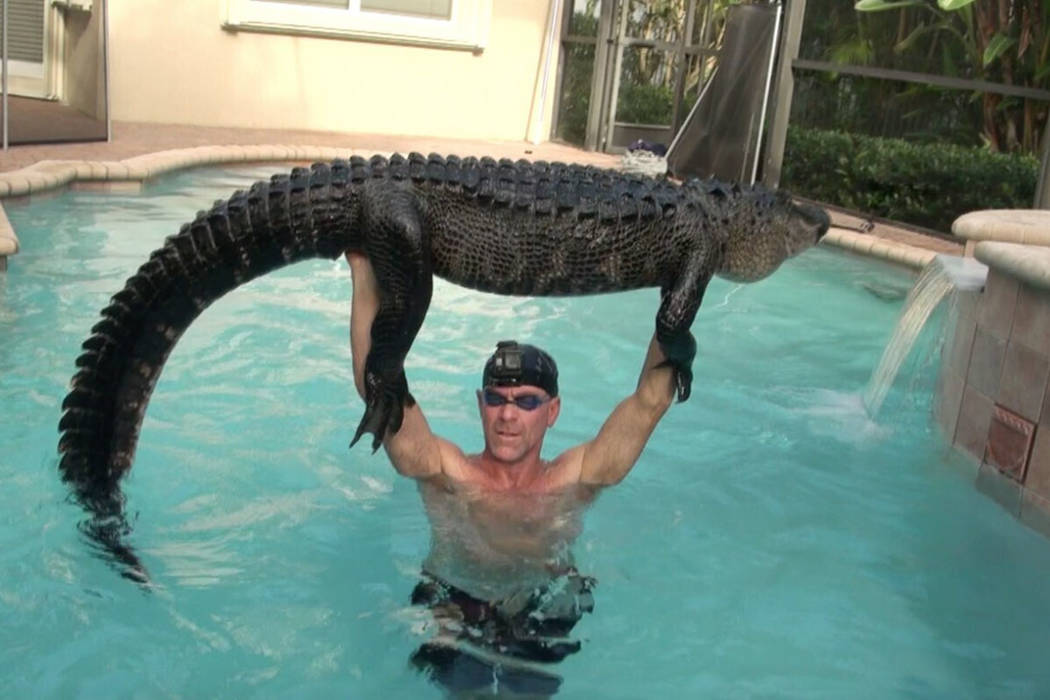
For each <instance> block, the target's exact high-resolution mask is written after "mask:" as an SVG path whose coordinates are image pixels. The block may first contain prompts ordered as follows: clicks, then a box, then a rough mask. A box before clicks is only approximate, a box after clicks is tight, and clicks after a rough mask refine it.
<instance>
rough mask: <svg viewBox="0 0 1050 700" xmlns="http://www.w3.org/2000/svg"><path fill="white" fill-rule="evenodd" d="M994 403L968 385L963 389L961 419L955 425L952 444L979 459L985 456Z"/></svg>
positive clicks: (960, 408) (960, 409)
mask: <svg viewBox="0 0 1050 700" xmlns="http://www.w3.org/2000/svg"><path fill="white" fill-rule="evenodd" d="M993 406H994V404H993V402H992V400H991V399H990V398H988V397H987V396H985V395H984V394H982V393H981V392H979V391H977V390H976V389H974V388H973V387H972V386H970V385H967V386H966V387H965V388H964V389H963V397H962V404H961V405H960V407H959V419H958V422H957V423H956V425H955V438H954V439H953V440H952V444H953V445H955V446H956V447H959V448H960V449H962V450H965V451H966V452H968V453H970V455H971V456H973V457H975V458H976V459H977V461H981V459H982V458H983V457H984V446H985V443H987V441H988V426H989V425H990V424H991V420H992V408H993Z"/></svg>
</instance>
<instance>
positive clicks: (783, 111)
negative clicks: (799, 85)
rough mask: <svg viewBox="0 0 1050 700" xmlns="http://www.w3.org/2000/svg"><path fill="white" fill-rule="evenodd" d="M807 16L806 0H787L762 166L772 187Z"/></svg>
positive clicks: (778, 167) (780, 161)
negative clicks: (770, 118)
mask: <svg viewBox="0 0 1050 700" xmlns="http://www.w3.org/2000/svg"><path fill="white" fill-rule="evenodd" d="M805 16H806V0H787V18H786V22H787V27H786V28H785V29H784V33H783V35H782V36H781V42H780V56H779V59H778V60H779V64H780V65H779V68H778V69H777V87H776V97H775V98H774V102H773V119H772V122H771V123H770V126H769V143H768V144H767V149H766V165H765V167H764V168H763V169H762V181H763V182H764V183H765V184H766V185H769V186H771V187H776V186H777V185H779V184H780V171H781V166H782V165H783V163H784V144H785V142H786V141H787V128H788V120H789V119H790V118H791V97H792V93H793V92H794V89H795V81H794V78H793V77H792V75H791V64H792V63H793V62H794V60H795V59H796V58H798V47H799V44H800V43H801V42H802V20H803V19H804V18H805Z"/></svg>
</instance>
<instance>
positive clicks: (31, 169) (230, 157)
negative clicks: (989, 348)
mask: <svg viewBox="0 0 1050 700" xmlns="http://www.w3.org/2000/svg"><path fill="white" fill-rule="evenodd" d="M376 153H389V152H387V151H379V150H375V149H365V148H346V147H336V146H293V145H282V144H263V145H237V146H196V147H191V148H176V149H169V150H164V151H156V152H153V153H147V154H144V155H138V156H133V157H131V158H126V159H124V160H115V161H103V160H43V161H39V162H37V163H34V164H33V165H29V166H26V167H24V168H20V169H18V170H11V171H7V172H2V173H0V200H2V199H4V198H8V197H20V196H26V195H31V194H34V193H39V192H46V191H49V190H55V189H58V188H61V187H67V186H75V185H77V184H84V185H89V186H90V185H91V184H101V185H102V186H103V187H124V186H128V185H137V184H139V183H142V182H144V181H146V180H149V179H150V178H153V177H156V176H158V175H162V174H165V173H169V172H172V171H175V170H182V169H186V168H192V167H196V166H201V165H214V164H220V163H251V162H254V163H280V162H288V161H292V162H309V161H315V160H332V159H335V158H347V157H350V156H353V155H361V156H371V155H373V154H376ZM824 242H825V243H827V244H830V245H832V246H835V247H838V248H842V249H844V250H847V251H851V252H854V253H858V254H860V255H864V256H867V257H873V258H879V259H882V260H885V261H887V262H890V263H896V264H899V265H904V266H906V267H910V268H922V267H924V266H925V265H926V264H927V263H928V262H929V261H930V260H932V259H933V258H934V256H935V255H936V253H934V252H933V251H930V250H926V249H924V248H919V247H916V246H912V245H908V244H906V243H901V242H898V241H893V240H890V239H886V238H882V237H879V236H875V235H871V234H865V233H859V232H855V231H849V230H846V229H841V228H836V227H834V226H833V227H832V228H831V229H830V230H829V231H828V233H827V235H826V236H824ZM18 251H19V243H18V236H17V235H16V234H15V231H14V228H12V226H11V222H10V221H9V220H8V218H7V215H6V213H5V212H4V210H3V206H2V203H0V271H2V270H3V269H4V266H5V265H4V263H5V262H6V258H7V257H8V256H11V255H15V254H16V253H18Z"/></svg>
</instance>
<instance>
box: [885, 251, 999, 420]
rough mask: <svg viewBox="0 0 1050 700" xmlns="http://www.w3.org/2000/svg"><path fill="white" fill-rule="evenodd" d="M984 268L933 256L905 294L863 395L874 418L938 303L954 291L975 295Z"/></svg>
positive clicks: (950, 257) (965, 260)
mask: <svg viewBox="0 0 1050 700" xmlns="http://www.w3.org/2000/svg"><path fill="white" fill-rule="evenodd" d="M987 276H988V267H987V266H985V265H982V264H981V263H979V262H977V261H976V260H974V259H973V258H964V257H959V256H957V255H937V256H936V257H934V259H933V260H932V261H931V262H930V263H929V264H928V265H926V267H925V268H923V270H922V272H921V273H920V274H919V278H918V279H917V280H916V281H915V286H914V287H912V290H911V292H909V293H908V298H907V299H906V300H905V302H904V307H903V309H902V310H901V315H900V317H899V318H898V319H897V325H896V327H895V328H894V330H893V336H892V337H891V338H890V341H889V342H888V343H887V344H886V349H885V350H883V352H882V359H880V360H879V364H878V366H877V367H876V368H875V371H874V372H872V374H871V378H870V379H869V380H868V386H867V388H866V389H865V391H864V407H865V408H866V409H867V411H868V415H869V416H871V417H873V418H874V417H875V416H876V415H877V414H878V412H879V409H880V408H881V407H882V403H883V401H885V400H886V394H888V393H889V390H890V387H891V386H893V380H894V379H896V377H897V373H898V372H899V371H900V368H901V365H902V364H904V361H905V360H906V359H907V358H908V354H909V353H910V352H911V349H912V347H913V346H914V345H915V341H916V339H917V338H918V337H919V332H920V331H922V328H923V326H924V325H925V324H926V321H927V320H928V319H929V317H930V314H932V313H933V311H934V309H936V308H937V306H938V305H939V304H940V303H941V301H942V300H943V299H944V298H945V297H946V296H948V295H949V294H950V293H952V292H954V291H977V290H980V289H981V288H982V287H984V281H985V279H986V278H987Z"/></svg>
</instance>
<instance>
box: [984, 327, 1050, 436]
mask: <svg viewBox="0 0 1050 700" xmlns="http://www.w3.org/2000/svg"><path fill="white" fill-rule="evenodd" d="M1048 377H1050V358H1048V357H1047V356H1046V354H1045V351H1044V352H1043V353H1040V352H1037V351H1035V350H1033V349H1031V348H1029V347H1027V346H1025V345H1022V344H1021V343H1015V342H1010V343H1009V344H1008V345H1007V346H1006V357H1005V358H1004V360H1003V372H1002V376H1001V377H1000V379H999V394H998V397H997V398H998V403H1000V404H1002V405H1003V406H1006V407H1007V408H1009V409H1010V410H1011V411H1014V412H1015V413H1019V414H1021V415H1022V416H1023V417H1025V418H1026V419H1028V420H1030V421H1032V422H1033V423H1035V422H1038V421H1039V415H1040V413H1041V412H1042V408H1043V394H1044V392H1045V391H1046V380H1047V378H1048Z"/></svg>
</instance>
